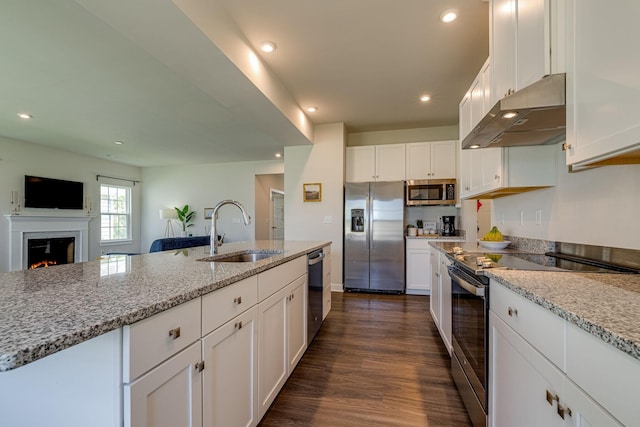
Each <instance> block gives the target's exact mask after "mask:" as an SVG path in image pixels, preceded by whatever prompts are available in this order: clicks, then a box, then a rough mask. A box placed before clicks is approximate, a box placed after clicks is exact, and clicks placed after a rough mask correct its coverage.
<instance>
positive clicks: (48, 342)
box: [0, 241, 330, 372]
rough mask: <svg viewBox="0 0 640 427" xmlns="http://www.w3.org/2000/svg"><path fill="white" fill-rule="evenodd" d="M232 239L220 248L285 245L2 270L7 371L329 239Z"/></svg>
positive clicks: (2, 355)
mask: <svg viewBox="0 0 640 427" xmlns="http://www.w3.org/2000/svg"><path fill="white" fill-rule="evenodd" d="M329 244H330V242H321V241H285V242H277V241H255V242H241V243H228V244H225V245H223V246H222V247H221V248H220V249H219V251H220V255H225V254H226V255H228V254H231V253H238V252H245V251H247V250H255V249H257V250H260V251H282V253H281V254H277V255H274V256H273V257H270V258H267V259H264V260H261V261H258V262H253V263H252V262H249V263H221V262H202V261H198V259H199V258H204V257H208V256H209V247H208V246H202V247H196V248H188V249H180V250H175V251H167V252H156V253H152V254H144V255H135V256H130V257H127V256H105V257H103V258H102V259H100V260H96V261H90V262H84V263H77V264H66V265H60V266H56V267H51V268H41V269H37V270H32V271H18V272H12V273H0V372H2V371H8V370H11V369H15V368H18V367H20V366H22V365H25V364H27V363H29V362H32V361H35V360H37V359H40V358H42V357H45V356H48V355H50V354H53V353H55V352H57V351H60V350H63V349H65V348H67V347H71V346H73V345H75V344H79V343H81V342H83V341H86V340H89V339H91V338H94V337H96V336H99V335H101V334H104V333H106V332H109V331H111V330H114V329H117V328H119V327H121V326H124V325H128V324H131V323H134V322H136V321H138V320H142V319H145V318H147V317H149V316H152V315H154V314H156V313H159V312H161V311H164V310H166V309H169V308H171V307H174V306H176V305H178V304H181V303H183V302H185V301H188V300H191V299H194V298H197V297H199V296H201V295H204V294H206V293H209V292H211V291H215V290H216V289H219V288H222V287H224V286H227V285H230V284H231V283H234V282H237V281H238V280H242V279H244V278H246V277H249V276H253V275H255V274H257V273H260V272H261V271H264V270H267V269H269V268H272V267H275V266H277V265H279V264H282V263H285V262H287V261H290V260H292V259H294V258H297V257H298V256H301V255H304V254H306V253H309V252H311V251H313V250H315V249H318V248H321V247H324V246H327V245H329Z"/></svg>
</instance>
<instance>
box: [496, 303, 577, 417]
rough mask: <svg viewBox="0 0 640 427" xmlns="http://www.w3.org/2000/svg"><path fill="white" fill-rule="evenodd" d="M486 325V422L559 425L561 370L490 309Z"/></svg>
mask: <svg viewBox="0 0 640 427" xmlns="http://www.w3.org/2000/svg"><path fill="white" fill-rule="evenodd" d="M489 326H490V331H489V372H490V373H491V376H490V378H491V382H490V384H489V385H488V387H489V410H488V412H489V425H490V426H491V427H502V426H518V427H529V426H530V427H539V426H545V427H553V426H562V425H563V420H562V418H560V417H559V416H558V415H557V412H556V410H557V404H558V400H559V399H560V396H561V395H562V386H563V377H564V376H563V373H562V372H561V371H560V370H559V369H558V368H557V367H555V366H554V365H553V364H552V363H551V362H549V361H548V360H547V359H546V358H545V357H544V356H542V355H541V354H540V353H538V352H537V351H536V350H535V349H534V348H533V347H532V346H531V345H530V344H529V343H527V341H526V340H525V339H523V338H522V337H521V336H520V335H518V334H517V333H516V332H515V331H514V330H513V329H511V328H510V327H509V326H508V325H507V324H506V323H504V322H503V321H502V319H500V318H499V317H498V316H497V315H496V314H495V312H493V311H491V312H490V313H489ZM547 394H548V395H549V396H550V397H549V400H550V401H548V400H547V397H546V396H547ZM555 396H558V398H557V399H556V398H555Z"/></svg>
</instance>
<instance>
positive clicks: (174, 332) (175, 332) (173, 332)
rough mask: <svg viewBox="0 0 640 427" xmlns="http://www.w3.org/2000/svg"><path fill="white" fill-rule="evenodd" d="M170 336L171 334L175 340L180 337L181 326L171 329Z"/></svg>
mask: <svg viewBox="0 0 640 427" xmlns="http://www.w3.org/2000/svg"><path fill="white" fill-rule="evenodd" d="M169 336H170V337H171V338H173V339H174V340H175V339H178V338H180V327H179V326H178V327H177V328H175V329H171V330H170V331H169Z"/></svg>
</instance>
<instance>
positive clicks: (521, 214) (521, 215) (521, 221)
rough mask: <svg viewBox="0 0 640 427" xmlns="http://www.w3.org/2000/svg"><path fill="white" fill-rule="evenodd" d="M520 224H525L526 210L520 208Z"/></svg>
mask: <svg viewBox="0 0 640 427" xmlns="http://www.w3.org/2000/svg"><path fill="white" fill-rule="evenodd" d="M520 225H524V211H523V210H522V209H520Z"/></svg>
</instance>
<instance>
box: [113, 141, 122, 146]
mask: <svg viewBox="0 0 640 427" xmlns="http://www.w3.org/2000/svg"><path fill="white" fill-rule="evenodd" d="M113 143H114V144H116V145H122V144H124V142H122V141H113Z"/></svg>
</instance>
